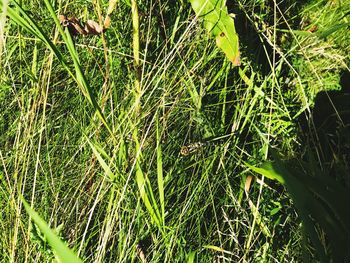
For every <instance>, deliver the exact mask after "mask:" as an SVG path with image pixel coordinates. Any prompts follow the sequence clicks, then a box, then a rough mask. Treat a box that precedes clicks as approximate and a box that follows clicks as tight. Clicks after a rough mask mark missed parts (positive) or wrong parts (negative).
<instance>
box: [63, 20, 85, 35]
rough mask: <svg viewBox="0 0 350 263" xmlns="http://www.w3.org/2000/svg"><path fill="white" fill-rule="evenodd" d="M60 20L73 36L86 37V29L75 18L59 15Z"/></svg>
mask: <svg viewBox="0 0 350 263" xmlns="http://www.w3.org/2000/svg"><path fill="white" fill-rule="evenodd" d="M58 19H59V21H60V23H61V25H62V26H63V27H67V28H68V30H69V33H71V35H73V36H76V35H86V34H87V33H86V31H85V29H84V28H83V27H82V26H81V25H80V22H79V20H78V19H76V18H75V17H69V18H67V17H66V16H65V15H59V16H58Z"/></svg>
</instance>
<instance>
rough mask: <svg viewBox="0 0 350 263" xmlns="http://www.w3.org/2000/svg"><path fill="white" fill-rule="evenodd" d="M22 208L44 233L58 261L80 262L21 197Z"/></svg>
mask: <svg viewBox="0 0 350 263" xmlns="http://www.w3.org/2000/svg"><path fill="white" fill-rule="evenodd" d="M21 199H22V202H23V205H24V208H25V209H26V211H27V213H28V214H29V215H30V216H31V218H32V219H33V221H34V223H35V224H36V225H37V226H38V227H39V229H40V231H41V232H42V233H43V234H44V235H45V237H46V240H47V242H48V243H49V244H50V246H51V247H52V249H53V251H54V253H55V255H56V256H57V258H58V259H59V261H60V262H63V263H64V262H66V263H75V262H79V263H80V262H82V261H81V260H80V259H79V258H78V257H77V256H76V255H75V254H74V252H73V251H72V250H70V249H69V248H68V247H67V245H66V244H64V243H63V242H62V240H61V239H60V238H59V237H58V236H57V235H56V234H55V232H54V231H53V230H51V229H50V227H49V226H48V225H47V223H46V222H45V221H44V220H43V219H42V218H41V217H40V216H39V215H38V213H37V212H35V211H34V210H33V209H32V208H31V207H30V205H29V204H28V203H27V202H26V201H25V200H24V198H23V197H21Z"/></svg>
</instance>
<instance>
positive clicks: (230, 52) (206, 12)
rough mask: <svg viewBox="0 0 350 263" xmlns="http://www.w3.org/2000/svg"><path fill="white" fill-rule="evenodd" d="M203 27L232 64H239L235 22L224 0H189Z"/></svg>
mask: <svg viewBox="0 0 350 263" xmlns="http://www.w3.org/2000/svg"><path fill="white" fill-rule="evenodd" d="M190 2H191V4H192V8H193V10H194V11H195V13H196V14H197V16H198V17H200V18H202V19H203V21H204V27H205V28H206V29H207V30H208V31H209V32H211V33H212V34H213V35H214V36H215V38H216V45H217V46H218V47H219V48H220V49H221V50H222V51H223V52H224V53H225V55H226V57H227V58H228V59H229V60H230V61H231V62H232V64H233V65H235V66H239V65H240V58H239V57H240V55H239V41H238V35H237V33H236V29H235V23H234V21H233V19H232V17H231V16H230V15H229V14H228V11H227V7H226V4H225V2H226V1H224V0H190Z"/></svg>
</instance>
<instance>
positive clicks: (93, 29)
mask: <svg viewBox="0 0 350 263" xmlns="http://www.w3.org/2000/svg"><path fill="white" fill-rule="evenodd" d="M85 31H86V33H87V34H88V35H99V34H101V33H102V32H103V27H102V26H100V25H99V24H98V23H97V22H95V21H94V20H88V21H86V24H85Z"/></svg>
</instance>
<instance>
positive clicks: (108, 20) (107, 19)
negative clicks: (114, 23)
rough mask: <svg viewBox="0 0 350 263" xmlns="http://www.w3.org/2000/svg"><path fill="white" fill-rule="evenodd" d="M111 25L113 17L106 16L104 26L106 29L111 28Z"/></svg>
mask: <svg viewBox="0 0 350 263" xmlns="http://www.w3.org/2000/svg"><path fill="white" fill-rule="evenodd" d="M110 26H111V17H110V16H108V15H107V16H106V18H105V21H104V23H103V27H104V28H105V29H107V28H109V27H110Z"/></svg>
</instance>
